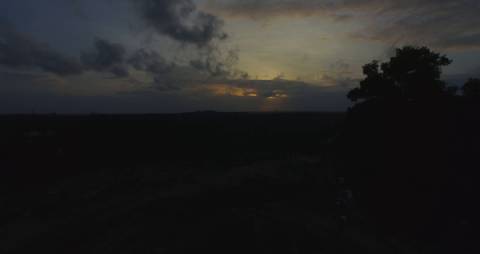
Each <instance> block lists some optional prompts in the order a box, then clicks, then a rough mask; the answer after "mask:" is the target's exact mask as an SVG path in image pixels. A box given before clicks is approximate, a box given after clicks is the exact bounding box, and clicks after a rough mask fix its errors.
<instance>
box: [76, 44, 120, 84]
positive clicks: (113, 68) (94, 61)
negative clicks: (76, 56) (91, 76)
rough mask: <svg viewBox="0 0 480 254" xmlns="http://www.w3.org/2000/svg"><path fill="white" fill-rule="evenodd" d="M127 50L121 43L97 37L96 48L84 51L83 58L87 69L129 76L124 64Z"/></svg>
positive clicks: (118, 75)
mask: <svg viewBox="0 0 480 254" xmlns="http://www.w3.org/2000/svg"><path fill="white" fill-rule="evenodd" d="M125 55H126V50H125V48H124V47H123V45H121V44H119V43H112V42H109V41H107V40H104V39H98V38H97V39H96V41H95V43H94V48H93V49H92V50H91V51H89V52H84V53H82V56H81V59H82V63H83V65H84V67H85V68H86V69H91V70H95V71H97V72H110V73H112V74H114V75H115V76H117V77H125V76H128V70H127V69H126V67H125V66H124V61H125Z"/></svg>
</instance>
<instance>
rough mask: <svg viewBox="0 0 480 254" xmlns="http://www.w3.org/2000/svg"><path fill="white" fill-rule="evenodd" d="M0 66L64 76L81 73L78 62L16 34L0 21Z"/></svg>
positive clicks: (4, 22)
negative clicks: (36, 70) (37, 70)
mask: <svg viewBox="0 0 480 254" xmlns="http://www.w3.org/2000/svg"><path fill="white" fill-rule="evenodd" d="M0 65H2V66H4V67H7V68H12V69H39V70H43V71H46V72H51V73H55V74H57V75H61V76H66V75H72V74H80V73H82V72H83V68H82V65H81V64H80V63H79V62H78V60H76V59H74V58H72V57H68V56H65V55H62V54H61V53H59V52H56V51H55V50H53V49H52V48H50V47H49V46H47V45H44V44H41V43H38V42H36V41H34V40H33V39H31V38H29V37H28V36H25V35H23V34H20V33H19V32H17V31H16V30H15V29H14V28H13V26H12V25H10V24H9V23H8V22H6V21H0Z"/></svg>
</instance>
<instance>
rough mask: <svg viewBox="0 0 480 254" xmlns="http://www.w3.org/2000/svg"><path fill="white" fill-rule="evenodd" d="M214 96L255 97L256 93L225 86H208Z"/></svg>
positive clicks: (253, 90)
mask: <svg viewBox="0 0 480 254" xmlns="http://www.w3.org/2000/svg"><path fill="white" fill-rule="evenodd" d="M208 89H209V90H210V91H211V92H212V93H213V94H214V95H217V96H236V97H257V96H258V93H257V90H256V89H253V88H242V87H235V86H229V85H226V84H215V85H210V86H209V88H208Z"/></svg>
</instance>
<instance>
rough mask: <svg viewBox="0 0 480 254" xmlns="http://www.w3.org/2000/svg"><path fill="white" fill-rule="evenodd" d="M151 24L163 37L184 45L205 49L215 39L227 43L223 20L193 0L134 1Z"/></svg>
mask: <svg viewBox="0 0 480 254" xmlns="http://www.w3.org/2000/svg"><path fill="white" fill-rule="evenodd" d="M131 1H132V2H133V3H135V4H136V5H137V6H138V8H139V10H140V11H141V15H142V17H143V18H144V20H145V21H146V22H147V24H148V25H149V26H151V27H153V28H154V29H155V30H156V31H158V32H159V33H160V34H164V35H167V36H169V37H171V38H172V39H174V40H176V41H179V42H181V43H188V44H195V45H197V46H199V47H204V46H206V45H208V44H209V43H211V42H212V41H213V40H215V39H219V40H223V39H225V38H226V37H227V35H226V34H225V33H224V32H223V31H222V27H223V21H222V20H221V19H219V18H218V17H216V16H214V15H212V14H209V13H206V12H203V11H200V10H198V9H197V6H196V5H195V3H194V2H193V1H192V0H131Z"/></svg>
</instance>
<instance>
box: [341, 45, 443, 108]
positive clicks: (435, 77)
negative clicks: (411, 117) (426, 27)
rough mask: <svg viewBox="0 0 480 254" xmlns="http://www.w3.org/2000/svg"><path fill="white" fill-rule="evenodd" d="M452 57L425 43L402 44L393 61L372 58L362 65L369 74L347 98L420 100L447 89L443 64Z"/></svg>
mask: <svg viewBox="0 0 480 254" xmlns="http://www.w3.org/2000/svg"><path fill="white" fill-rule="evenodd" d="M451 62H452V61H451V60H450V59H448V58H447V57H446V56H444V55H441V54H439V53H435V52H433V51H431V50H430V49H428V48H426V47H412V46H406V47H403V48H399V49H397V51H396V55H395V56H394V57H392V58H390V61H388V62H385V63H382V64H380V63H379V62H378V61H373V62H371V63H369V64H366V65H365V66H364V67H363V73H364V74H365V76H366V78H365V79H364V80H362V81H361V82H360V87H358V88H355V89H353V90H352V91H350V93H349V94H348V98H349V99H350V100H352V101H354V102H356V101H359V100H369V99H375V98H388V99H394V98H403V99H407V100H420V99H424V98H428V97H435V96H438V95H442V94H445V93H447V89H446V86H445V82H443V81H441V80H440V75H441V73H442V71H441V68H442V67H443V66H446V65H449V64H450V63H451Z"/></svg>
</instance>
